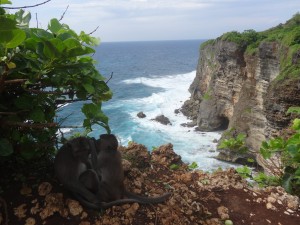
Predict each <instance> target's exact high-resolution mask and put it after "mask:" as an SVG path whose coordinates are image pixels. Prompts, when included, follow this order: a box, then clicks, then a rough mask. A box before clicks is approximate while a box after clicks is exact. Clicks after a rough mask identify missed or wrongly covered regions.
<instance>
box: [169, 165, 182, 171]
mask: <svg viewBox="0 0 300 225" xmlns="http://www.w3.org/2000/svg"><path fill="white" fill-rule="evenodd" d="M179 168H180V166H179V165H177V164H172V165H171V166H170V169H171V170H178V169H179Z"/></svg>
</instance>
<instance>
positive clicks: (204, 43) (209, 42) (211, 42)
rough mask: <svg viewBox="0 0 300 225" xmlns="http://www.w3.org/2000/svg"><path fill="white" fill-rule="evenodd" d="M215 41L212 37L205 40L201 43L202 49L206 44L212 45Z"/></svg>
mask: <svg viewBox="0 0 300 225" xmlns="http://www.w3.org/2000/svg"><path fill="white" fill-rule="evenodd" d="M214 43H215V40H214V39H210V40H208V41H205V42H203V43H202V44H201V45H200V50H202V49H204V48H205V47H206V46H208V45H212V44H214Z"/></svg>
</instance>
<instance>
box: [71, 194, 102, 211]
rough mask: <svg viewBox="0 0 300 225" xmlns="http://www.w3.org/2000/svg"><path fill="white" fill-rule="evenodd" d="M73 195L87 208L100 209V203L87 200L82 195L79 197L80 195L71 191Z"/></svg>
mask: <svg viewBox="0 0 300 225" xmlns="http://www.w3.org/2000/svg"><path fill="white" fill-rule="evenodd" d="M73 195H74V196H75V198H76V199H77V200H78V201H79V202H80V203H81V204H82V205H83V206H85V207H87V208H89V209H95V210H100V209H102V203H100V202H99V203H92V202H89V201H87V200H85V199H84V198H83V197H81V196H80V195H78V194H76V193H73Z"/></svg>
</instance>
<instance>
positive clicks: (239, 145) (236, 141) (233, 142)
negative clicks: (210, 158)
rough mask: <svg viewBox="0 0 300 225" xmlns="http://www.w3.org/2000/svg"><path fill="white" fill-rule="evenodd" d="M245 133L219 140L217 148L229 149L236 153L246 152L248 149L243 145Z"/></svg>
mask: <svg viewBox="0 0 300 225" xmlns="http://www.w3.org/2000/svg"><path fill="white" fill-rule="evenodd" d="M245 139H246V135H245V134H238V135H237V136H236V137H232V138H228V139H224V140H222V141H221V143H220V145H219V146H218V149H229V150H231V151H234V152H237V153H241V154H243V153H246V152H247V151H248V148H247V146H246V145H245Z"/></svg>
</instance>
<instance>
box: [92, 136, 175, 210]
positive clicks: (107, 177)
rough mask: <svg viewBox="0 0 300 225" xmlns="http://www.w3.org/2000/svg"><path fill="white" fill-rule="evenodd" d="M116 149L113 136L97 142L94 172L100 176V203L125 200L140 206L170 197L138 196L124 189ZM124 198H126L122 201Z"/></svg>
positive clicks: (121, 170)
mask: <svg viewBox="0 0 300 225" xmlns="http://www.w3.org/2000/svg"><path fill="white" fill-rule="evenodd" d="M117 148H118V141H117V139H116V137H115V136H114V135H111V134H103V135H101V136H100V139H99V140H97V149H100V151H99V153H98V162H97V170H96V172H97V174H98V176H101V181H100V188H99V191H100V192H103V194H102V198H101V201H104V202H108V203H110V204H111V203H113V202H115V203H118V202H119V201H121V202H124V201H125V200H130V201H132V200H135V202H138V203H141V204H152V203H161V202H164V201H165V200H166V199H167V198H168V197H169V196H170V193H165V194H164V195H162V196H159V197H153V198H151V197H142V196H139V195H137V194H134V193H131V192H129V191H127V190H126V189H125V187H124V171H123V167H122V158H121V153H120V152H119V151H118V150H117ZM100 195H101V194H100ZM124 196H126V197H128V198H127V199H126V198H125V199H124ZM112 201H113V202H112ZM121 204H123V203H121Z"/></svg>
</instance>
